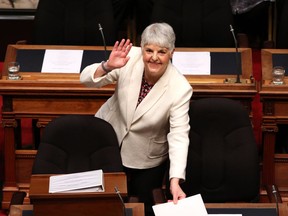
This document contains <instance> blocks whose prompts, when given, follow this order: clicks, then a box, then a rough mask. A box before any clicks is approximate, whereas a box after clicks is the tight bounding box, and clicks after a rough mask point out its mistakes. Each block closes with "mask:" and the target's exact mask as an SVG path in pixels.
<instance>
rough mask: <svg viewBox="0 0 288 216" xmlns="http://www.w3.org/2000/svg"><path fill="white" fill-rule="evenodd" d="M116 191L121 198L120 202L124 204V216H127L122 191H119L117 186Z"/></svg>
mask: <svg viewBox="0 0 288 216" xmlns="http://www.w3.org/2000/svg"><path fill="white" fill-rule="evenodd" d="M114 189H115V192H116V194H117V195H118V197H119V199H120V201H121V203H122V206H123V210H124V216H126V207H125V203H124V200H123V198H122V196H121V194H120V191H119V190H118V188H117V186H115V187H114Z"/></svg>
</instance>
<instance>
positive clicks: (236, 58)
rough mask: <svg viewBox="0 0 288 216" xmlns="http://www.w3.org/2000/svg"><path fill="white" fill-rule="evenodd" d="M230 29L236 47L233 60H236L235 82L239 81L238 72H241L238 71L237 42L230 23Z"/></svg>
mask: <svg viewBox="0 0 288 216" xmlns="http://www.w3.org/2000/svg"><path fill="white" fill-rule="evenodd" d="M230 31H231V33H232V36H233V39H234V43H235V48H236V53H235V60H236V73H237V76H236V81H235V83H241V81H240V73H241V71H240V62H239V52H238V42H237V39H236V37H235V34H234V29H233V27H232V25H230Z"/></svg>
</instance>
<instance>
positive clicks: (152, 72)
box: [142, 44, 173, 84]
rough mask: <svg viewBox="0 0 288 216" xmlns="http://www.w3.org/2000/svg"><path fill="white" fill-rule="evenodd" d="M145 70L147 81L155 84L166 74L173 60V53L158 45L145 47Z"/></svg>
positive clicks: (143, 52)
mask: <svg viewBox="0 0 288 216" xmlns="http://www.w3.org/2000/svg"><path fill="white" fill-rule="evenodd" d="M142 54H143V62H144V68H145V79H146V81H148V82H152V83H153V84H155V82H157V81H158V79H159V78H160V77H161V76H162V75H163V74H164V73H165V71H166V68H167V66H168V64H169V62H170V59H171V58H172V55H173V51H172V52H171V51H169V49H167V48H165V47H160V46H158V45H153V44H149V45H145V46H144V47H143V49H142Z"/></svg>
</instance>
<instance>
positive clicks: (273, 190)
mask: <svg viewBox="0 0 288 216" xmlns="http://www.w3.org/2000/svg"><path fill="white" fill-rule="evenodd" d="M272 193H273V195H274V198H275V202H276V213H277V215H278V216H279V200H278V194H277V190H276V188H275V185H272Z"/></svg>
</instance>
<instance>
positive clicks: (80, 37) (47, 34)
mask: <svg viewBox="0 0 288 216" xmlns="http://www.w3.org/2000/svg"><path fill="white" fill-rule="evenodd" d="M34 23H35V27H34V35H33V41H32V44H46V45H98V46H103V40H102V36H101V32H100V31H99V27H98V24H99V23H100V24H101V26H102V27H103V32H104V34H105V36H106V37H105V38H106V44H107V45H113V44H114V42H115V40H116V30H115V29H116V27H115V23H114V16H113V7H112V3H111V1H107V0H81V1H80V0H39V3H38V7H37V10H36V14H35V21H34Z"/></svg>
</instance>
